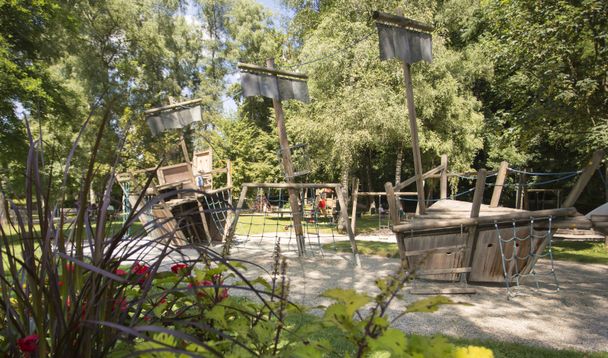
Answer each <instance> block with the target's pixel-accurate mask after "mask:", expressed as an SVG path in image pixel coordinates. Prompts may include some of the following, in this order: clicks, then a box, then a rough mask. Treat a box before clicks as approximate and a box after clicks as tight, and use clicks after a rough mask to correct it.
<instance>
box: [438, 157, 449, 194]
mask: <svg viewBox="0 0 608 358" xmlns="http://www.w3.org/2000/svg"><path fill="white" fill-rule="evenodd" d="M441 166H442V167H443V169H442V170H441V177H440V178H439V198H440V199H447V198H448V156H447V155H446V154H443V155H441Z"/></svg>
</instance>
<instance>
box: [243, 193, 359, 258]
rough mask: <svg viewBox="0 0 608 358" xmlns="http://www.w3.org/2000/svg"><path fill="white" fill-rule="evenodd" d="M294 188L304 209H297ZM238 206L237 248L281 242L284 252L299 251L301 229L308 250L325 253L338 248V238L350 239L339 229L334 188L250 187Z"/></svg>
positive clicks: (301, 207)
mask: <svg viewBox="0 0 608 358" xmlns="http://www.w3.org/2000/svg"><path fill="white" fill-rule="evenodd" d="M290 192H292V193H294V194H295V196H296V198H297V202H298V206H299V209H300V210H299V211H296V212H295V213H294V212H293V210H292V208H291V204H290V197H289V196H290ZM236 210H238V211H239V216H238V219H237V222H235V223H233V225H234V235H233V238H232V244H231V245H232V246H234V247H236V248H251V249H259V248H262V249H266V248H269V249H272V247H274V245H275V244H276V243H278V244H280V245H284V247H282V248H281V250H282V251H283V252H297V251H298V243H297V237H298V236H299V235H298V231H299V230H301V234H302V237H303V241H304V244H305V247H304V249H305V250H304V251H305V252H306V253H307V254H310V255H312V256H315V255H321V256H323V255H324V252H323V251H324V250H325V249H327V248H331V249H333V250H336V251H337V246H336V239H337V238H338V239H348V237H347V236H345V235H342V234H339V233H338V226H339V225H341V224H342V223H341V220H340V214H341V211H340V210H341V208H340V205H339V203H338V199H337V198H336V195H335V192H334V190H333V189H331V188H304V189H286V188H267V187H264V188H261V187H257V188H250V189H249V190H248V191H247V196H246V198H245V200H244V203H243V207H242V208H240V209H236ZM347 224H348V225H350V224H349V223H347ZM298 225H300V228H301V229H299V228H298Z"/></svg>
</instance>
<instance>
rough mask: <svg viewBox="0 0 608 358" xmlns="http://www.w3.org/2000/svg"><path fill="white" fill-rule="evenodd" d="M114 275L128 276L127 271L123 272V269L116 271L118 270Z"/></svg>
mask: <svg viewBox="0 0 608 358" xmlns="http://www.w3.org/2000/svg"><path fill="white" fill-rule="evenodd" d="M114 274H115V275H118V276H126V275H127V271H125V270H121V269H116V270H115V271H114Z"/></svg>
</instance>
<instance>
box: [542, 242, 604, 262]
mask: <svg viewBox="0 0 608 358" xmlns="http://www.w3.org/2000/svg"><path fill="white" fill-rule="evenodd" d="M553 258H554V259H556V260H567V261H576V262H582V263H593V264H604V265H608V248H607V247H606V245H605V244H604V243H603V242H582V241H561V242H556V243H553Z"/></svg>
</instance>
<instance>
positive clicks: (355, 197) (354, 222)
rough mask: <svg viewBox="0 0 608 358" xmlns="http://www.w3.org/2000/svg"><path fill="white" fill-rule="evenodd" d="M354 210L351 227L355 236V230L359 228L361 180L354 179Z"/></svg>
mask: <svg viewBox="0 0 608 358" xmlns="http://www.w3.org/2000/svg"><path fill="white" fill-rule="evenodd" d="M352 193H353V209H352V217H351V219H350V226H351V230H352V231H353V234H355V233H356V232H357V231H356V230H355V228H356V226H357V196H358V193H359V178H353V190H352Z"/></svg>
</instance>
